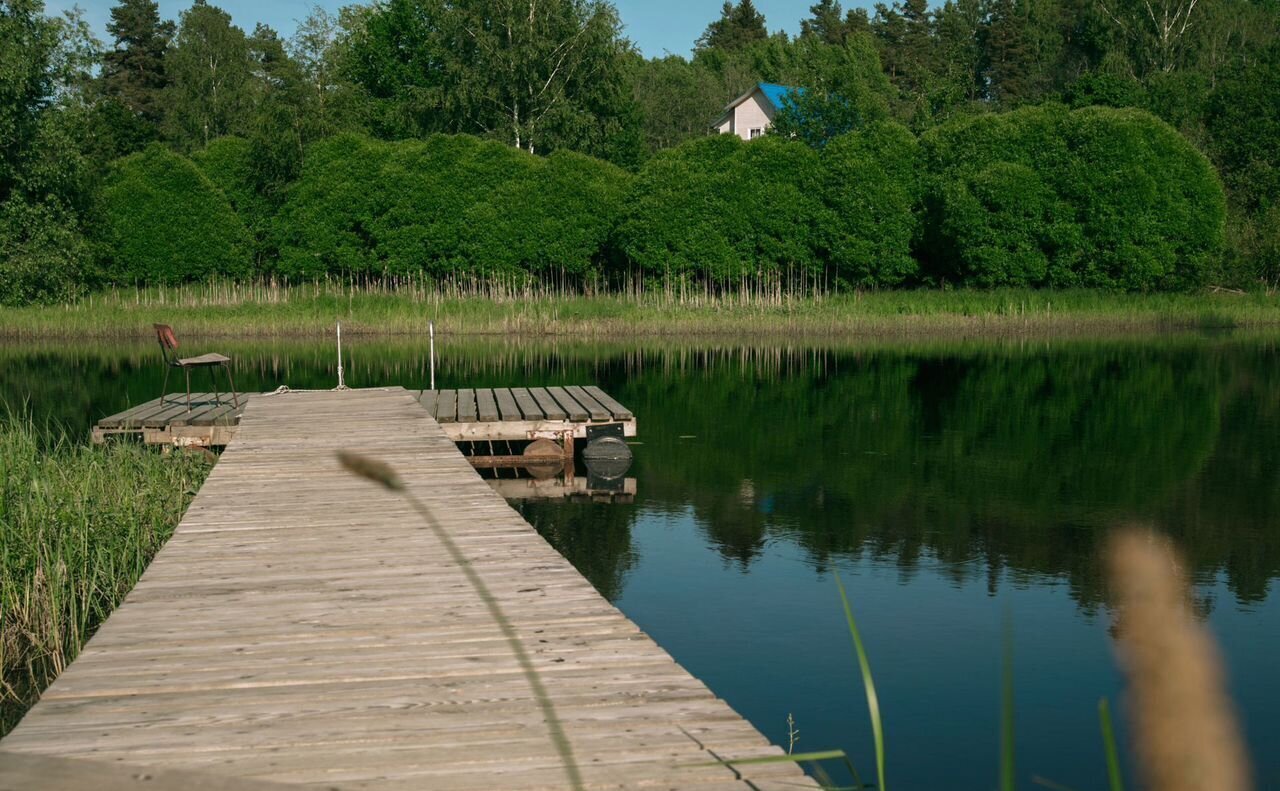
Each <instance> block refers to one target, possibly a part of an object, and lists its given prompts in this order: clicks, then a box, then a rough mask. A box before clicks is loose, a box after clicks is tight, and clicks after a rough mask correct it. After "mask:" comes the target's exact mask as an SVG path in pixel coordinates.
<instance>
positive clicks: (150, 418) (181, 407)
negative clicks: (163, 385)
mask: <svg viewBox="0 0 1280 791" xmlns="http://www.w3.org/2000/svg"><path fill="white" fill-rule="evenodd" d="M165 401H166V404H167V405H166V406H165V408H164V409H162V410H160V411H158V412H153V413H152V414H150V415H147V416H145V417H143V418H141V419H139V420H138V424H139V426H140V427H141V428H164V427H165V426H167V425H169V423H170V421H172V420H173V419H174V418H176V417H179V416H182V415H188V414H191V413H192V412H194V411H195V410H197V409H200V408H201V406H202V405H203V404H205V403H208V402H211V401H213V393H192V394H191V407H190V409H188V407H187V395H186V393H183V394H182V397H181V398H180V399H179V401H178V403H176V404H175V403H171V402H169V400H168V399H166V400H165Z"/></svg>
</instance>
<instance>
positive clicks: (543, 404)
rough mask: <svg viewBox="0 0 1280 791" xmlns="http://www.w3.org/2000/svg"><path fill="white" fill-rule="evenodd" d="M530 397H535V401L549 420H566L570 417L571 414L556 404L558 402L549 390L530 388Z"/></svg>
mask: <svg viewBox="0 0 1280 791" xmlns="http://www.w3.org/2000/svg"><path fill="white" fill-rule="evenodd" d="M529 395H531V396H533V400H534V401H536V402H537V404H538V408H539V409H541V410H542V414H543V415H544V416H545V417H546V419H547V420H566V419H567V418H568V417H569V413H568V412H565V411H564V407H562V406H560V405H559V404H558V403H556V400H555V399H554V398H552V397H551V394H550V393H548V392H547V388H545V387H530V388H529Z"/></svg>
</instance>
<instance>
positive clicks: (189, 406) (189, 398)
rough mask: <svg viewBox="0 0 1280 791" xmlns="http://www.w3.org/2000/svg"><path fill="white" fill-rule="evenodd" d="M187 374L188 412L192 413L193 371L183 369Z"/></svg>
mask: <svg viewBox="0 0 1280 791" xmlns="http://www.w3.org/2000/svg"><path fill="white" fill-rule="evenodd" d="M182 370H184V371H186V372H187V412H188V414H189V413H190V412H191V369H190V368H183V369H182Z"/></svg>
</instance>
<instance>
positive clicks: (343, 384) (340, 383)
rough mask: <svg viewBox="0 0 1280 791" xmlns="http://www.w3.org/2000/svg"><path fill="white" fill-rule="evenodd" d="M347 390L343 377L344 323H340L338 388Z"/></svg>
mask: <svg viewBox="0 0 1280 791" xmlns="http://www.w3.org/2000/svg"><path fill="white" fill-rule="evenodd" d="M337 389H339V390H346V389H347V383H346V382H345V381H343V375H342V322H338V388H337Z"/></svg>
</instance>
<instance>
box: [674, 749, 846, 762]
mask: <svg viewBox="0 0 1280 791" xmlns="http://www.w3.org/2000/svg"><path fill="white" fill-rule="evenodd" d="M844 757H845V754H844V750H820V751H817V752H812V753H792V754H791V755H762V756H759V757H757V758H726V759H724V760H723V761H709V762H707V763H705V764H698V765H699V766H716V765H718V764H726V765H728V766H750V765H752V764H783V763H793V764H798V763H801V762H802V761H829V760H831V759H832V758H844Z"/></svg>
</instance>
